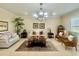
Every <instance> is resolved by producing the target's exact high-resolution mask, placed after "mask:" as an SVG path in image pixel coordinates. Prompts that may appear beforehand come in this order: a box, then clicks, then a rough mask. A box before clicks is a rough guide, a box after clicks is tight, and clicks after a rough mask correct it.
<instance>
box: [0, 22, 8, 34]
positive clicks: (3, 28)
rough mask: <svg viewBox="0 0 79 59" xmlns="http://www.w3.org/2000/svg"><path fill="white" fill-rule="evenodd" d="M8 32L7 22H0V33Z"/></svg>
mask: <svg viewBox="0 0 79 59" xmlns="http://www.w3.org/2000/svg"><path fill="white" fill-rule="evenodd" d="M2 31H8V22H7V21H0V32H2Z"/></svg>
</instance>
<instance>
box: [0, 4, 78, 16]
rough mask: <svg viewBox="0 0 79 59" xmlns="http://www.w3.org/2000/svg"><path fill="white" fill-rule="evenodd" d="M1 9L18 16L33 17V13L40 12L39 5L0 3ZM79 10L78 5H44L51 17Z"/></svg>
mask: <svg viewBox="0 0 79 59" xmlns="http://www.w3.org/2000/svg"><path fill="white" fill-rule="evenodd" d="M0 8H3V9H6V10H8V11H10V12H13V13H15V14H17V15H22V16H32V13H33V12H35V11H38V10H39V8H40V4H39V3H0ZM78 8H79V4H78V3H44V4H43V9H44V10H46V11H47V12H48V13H49V14H50V16H53V15H52V13H56V16H61V15H64V14H66V13H69V12H71V11H74V10H76V9H78Z"/></svg>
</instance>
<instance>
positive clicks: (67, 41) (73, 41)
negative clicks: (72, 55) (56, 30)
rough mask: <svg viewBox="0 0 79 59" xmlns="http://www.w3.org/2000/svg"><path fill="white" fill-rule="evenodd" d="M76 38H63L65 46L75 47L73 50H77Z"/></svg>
mask: <svg viewBox="0 0 79 59" xmlns="http://www.w3.org/2000/svg"><path fill="white" fill-rule="evenodd" d="M77 41H78V40H77V39H75V38H74V39H73V40H72V41H69V40H68V38H64V40H63V43H64V45H65V48H67V47H75V50H76V51H77Z"/></svg>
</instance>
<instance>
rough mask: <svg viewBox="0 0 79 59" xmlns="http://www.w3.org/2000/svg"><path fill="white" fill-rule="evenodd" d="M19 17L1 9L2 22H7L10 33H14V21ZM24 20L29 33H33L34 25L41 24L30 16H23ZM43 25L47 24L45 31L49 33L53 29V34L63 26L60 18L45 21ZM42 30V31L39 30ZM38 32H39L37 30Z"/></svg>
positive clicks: (0, 17) (0, 18)
mask: <svg viewBox="0 0 79 59" xmlns="http://www.w3.org/2000/svg"><path fill="white" fill-rule="evenodd" d="M16 17H17V15H15V14H13V13H12V12H9V11H7V10H4V9H2V8H0V21H7V22H8V28H9V31H11V32H14V31H15V29H14V25H13V23H12V21H13V20H14V19H15V18H16ZM21 17H22V18H23V19H24V23H25V26H24V29H26V30H27V32H31V31H33V30H34V29H33V23H40V21H38V20H35V19H33V18H32V17H28V16H21ZM42 23H45V29H44V31H46V32H47V29H48V28H51V31H52V32H53V33H56V29H57V26H58V25H60V24H61V19H60V17H52V18H50V19H47V20H46V21H43V22H42ZM38 30H40V29H38ZM36 31H37V30H36Z"/></svg>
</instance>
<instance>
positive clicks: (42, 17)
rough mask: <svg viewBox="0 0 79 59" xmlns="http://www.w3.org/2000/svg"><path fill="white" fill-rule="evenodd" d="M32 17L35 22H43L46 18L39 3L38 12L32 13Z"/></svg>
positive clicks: (46, 14)
mask: <svg viewBox="0 0 79 59" xmlns="http://www.w3.org/2000/svg"><path fill="white" fill-rule="evenodd" d="M33 17H34V18H35V19H37V20H45V19H47V17H48V12H46V11H44V9H43V3H40V9H39V11H36V12H35V13H33Z"/></svg>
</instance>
